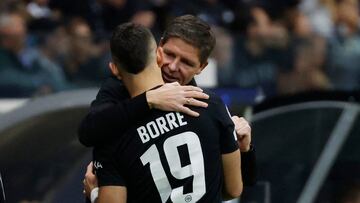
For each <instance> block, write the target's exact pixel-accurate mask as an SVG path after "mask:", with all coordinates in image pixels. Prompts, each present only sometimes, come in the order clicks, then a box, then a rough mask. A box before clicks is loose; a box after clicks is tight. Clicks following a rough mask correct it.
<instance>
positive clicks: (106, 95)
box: [78, 78, 151, 147]
mask: <svg viewBox="0 0 360 203" xmlns="http://www.w3.org/2000/svg"><path fill="white" fill-rule="evenodd" d="M108 80H110V81H109V82H105V83H103V86H102V87H101V89H100V91H99V93H98V95H97V97H96V100H94V101H93V102H92V104H91V108H90V110H89V112H88V113H87V114H86V116H85V117H84V118H83V120H82V121H81V123H80V125H79V129H78V137H79V140H80V142H81V143H82V144H83V145H85V146H87V147H93V146H100V145H102V144H104V143H107V142H110V141H111V140H112V138H113V136H115V134H114V133H112V132H115V131H116V132H117V133H121V132H124V131H126V130H127V128H128V127H129V126H130V124H131V123H134V122H135V121H137V120H138V119H141V118H142V117H143V116H144V115H147V114H150V112H151V111H150V108H149V106H148V104H147V100H146V94H145V93H143V94H141V95H139V96H137V97H134V98H132V99H128V94H127V91H126V89H125V87H124V86H123V85H121V83H120V81H115V79H113V78H110V79H108Z"/></svg>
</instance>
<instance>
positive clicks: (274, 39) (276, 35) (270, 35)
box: [219, 5, 287, 95]
mask: <svg viewBox="0 0 360 203" xmlns="http://www.w3.org/2000/svg"><path fill="white" fill-rule="evenodd" d="M233 29H234V30H235V31H236V32H235V34H236V35H235V37H234V40H235V46H234V47H233V48H234V49H233V57H232V58H233V65H232V67H231V69H229V70H226V71H224V73H223V76H221V75H219V77H220V84H222V85H235V86H237V87H242V88H262V89H263V91H264V92H265V94H266V95H274V94H275V92H276V89H275V88H276V74H277V66H278V64H277V58H279V57H278V53H279V52H282V50H283V48H284V47H285V45H286V44H287V31H286V29H285V28H284V27H282V26H281V25H280V24H275V23H273V21H272V20H271V19H270V17H269V15H268V14H267V12H266V11H265V10H264V9H263V8H261V7H259V6H252V5H250V6H249V7H248V6H247V5H245V6H242V7H240V8H239V9H237V12H236V13H235V21H234V24H233ZM220 43H221V42H220Z"/></svg>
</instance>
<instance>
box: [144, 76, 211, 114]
mask: <svg viewBox="0 0 360 203" xmlns="http://www.w3.org/2000/svg"><path fill="white" fill-rule="evenodd" d="M208 98H209V95H207V94H205V93H203V91H202V89H200V88H199V87H195V86H190V85H187V86H181V85H179V83H178V82H173V83H167V84H165V85H163V86H161V87H159V88H157V89H154V90H149V91H147V92H146V99H147V102H148V104H149V106H150V108H155V109H160V110H163V111H178V112H182V113H185V114H188V115H190V116H195V117H197V116H199V113H198V112H195V111H193V110H191V109H190V108H188V107H186V106H185V105H190V106H198V107H207V106H208V104H207V103H206V102H202V101H199V100H198V99H208Z"/></svg>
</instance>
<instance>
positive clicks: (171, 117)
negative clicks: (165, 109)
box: [137, 112, 187, 144]
mask: <svg viewBox="0 0 360 203" xmlns="http://www.w3.org/2000/svg"><path fill="white" fill-rule="evenodd" d="M183 118H184V116H183V115H181V114H180V113H179V112H176V113H175V112H171V113H168V114H165V115H164V116H160V117H158V118H156V119H155V120H153V121H150V122H148V123H147V124H146V125H143V126H140V127H138V128H137V132H138V134H139V137H140V139H141V141H142V143H144V144H145V143H146V142H148V141H149V140H150V139H153V138H156V137H158V136H159V135H162V134H164V133H166V132H169V131H170V130H173V129H175V128H178V127H180V126H184V125H186V124H187V122H186V121H184V120H183Z"/></svg>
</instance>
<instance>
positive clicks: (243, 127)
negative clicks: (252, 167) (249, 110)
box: [231, 116, 251, 152]
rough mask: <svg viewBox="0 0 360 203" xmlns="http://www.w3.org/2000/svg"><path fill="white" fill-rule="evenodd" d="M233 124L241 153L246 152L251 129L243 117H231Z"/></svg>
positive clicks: (249, 141) (248, 147)
mask: <svg viewBox="0 0 360 203" xmlns="http://www.w3.org/2000/svg"><path fill="white" fill-rule="evenodd" d="M231 119H232V121H233V122H234V124H235V132H236V136H237V139H238V143H239V147H240V151H241V152H248V151H249V150H250V144H251V127H250V125H249V123H248V122H247V121H246V120H245V118H243V117H240V118H239V117H238V116H233V117H231Z"/></svg>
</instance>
